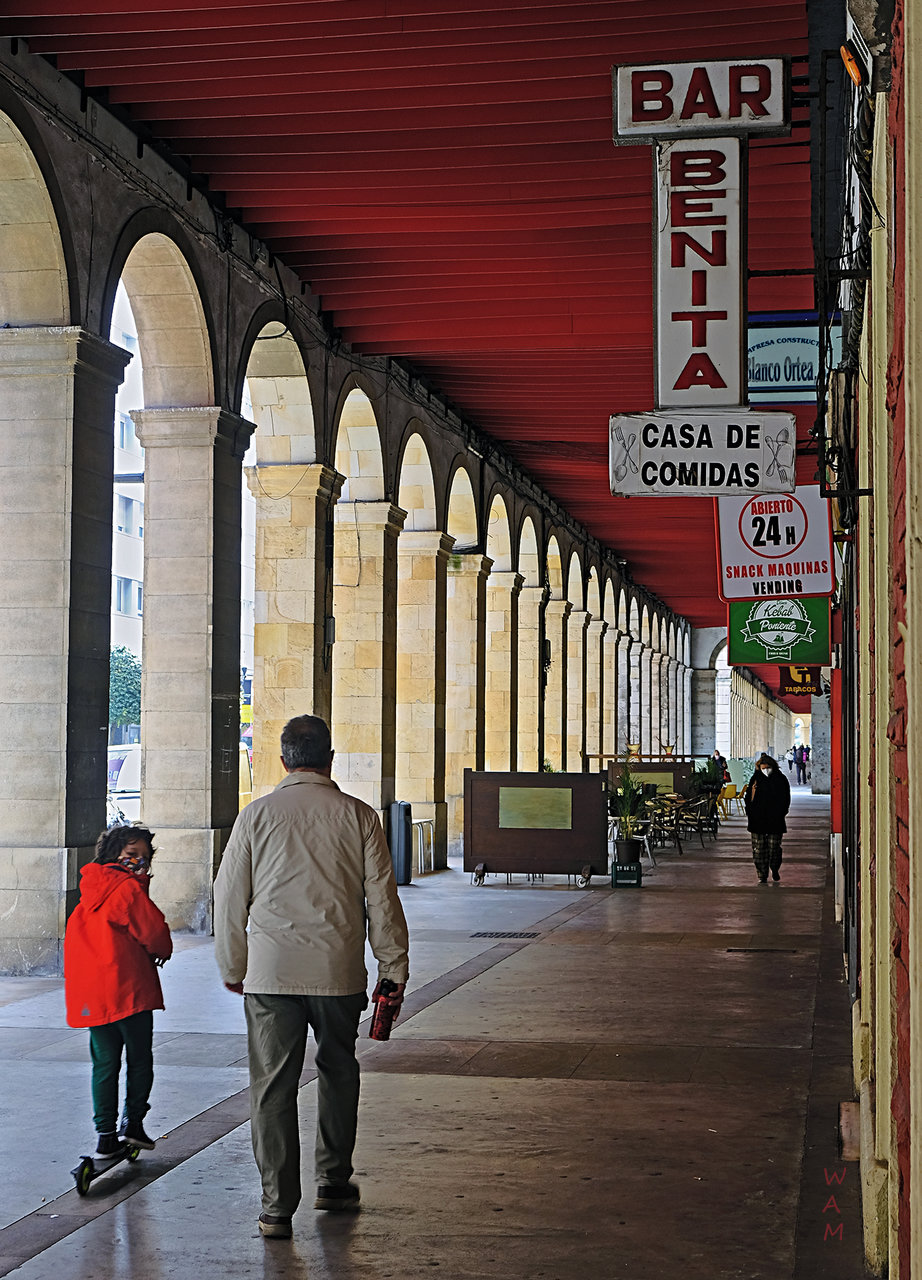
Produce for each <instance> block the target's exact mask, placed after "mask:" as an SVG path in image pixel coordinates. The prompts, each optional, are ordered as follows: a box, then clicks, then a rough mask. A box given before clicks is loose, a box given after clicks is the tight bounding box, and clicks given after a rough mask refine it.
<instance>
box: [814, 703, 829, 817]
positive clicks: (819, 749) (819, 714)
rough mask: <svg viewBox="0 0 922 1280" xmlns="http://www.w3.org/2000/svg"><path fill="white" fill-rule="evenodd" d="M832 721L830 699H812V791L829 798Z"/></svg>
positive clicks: (816, 794)
mask: <svg viewBox="0 0 922 1280" xmlns="http://www.w3.org/2000/svg"><path fill="white" fill-rule="evenodd" d="M831 756H832V721H831V718H830V711H829V699H828V698H821V697H817V696H816V695H815V694H814V695H813V697H811V699H810V763H809V766H808V767H809V769H810V790H811V791H812V792H813V794H814V795H815V796H819V795H822V796H828V795H829V792H830V789H831V786H832V762H831Z"/></svg>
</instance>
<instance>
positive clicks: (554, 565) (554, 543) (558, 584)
mask: <svg viewBox="0 0 922 1280" xmlns="http://www.w3.org/2000/svg"><path fill="white" fill-rule="evenodd" d="M544 572H545V581H546V582H547V585H548V587H549V588H550V592H551V599H552V600H563V599H564V598H565V597H564V558H563V555H562V553H561V550H560V543H559V542H558V540H557V535H556V534H555V533H552V534H551V536H550V537H549V538H548V540H547V550H546V551H545V553H544Z"/></svg>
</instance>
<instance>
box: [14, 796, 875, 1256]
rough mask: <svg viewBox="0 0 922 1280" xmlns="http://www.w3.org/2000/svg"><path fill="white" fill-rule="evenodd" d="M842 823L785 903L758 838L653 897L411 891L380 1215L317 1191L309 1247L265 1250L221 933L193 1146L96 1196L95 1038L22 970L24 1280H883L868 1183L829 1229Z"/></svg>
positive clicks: (389, 1058)
mask: <svg viewBox="0 0 922 1280" xmlns="http://www.w3.org/2000/svg"><path fill="white" fill-rule="evenodd" d="M826 813H827V805H826V804H825V802H824V801H823V800H822V799H820V798H814V797H812V796H809V795H807V794H804V793H798V794H797V795H796V798H795V807H794V814H793V817H792V820H791V823H790V827H791V832H790V835H789V836H788V838H787V840H786V844H785V849H786V854H785V863H784V868H783V879H782V882H781V884H780V885H767V886H760V885H759V884H758V883H757V881H756V877H755V873H754V869H753V865H752V861H751V859H750V857H749V852H748V844H749V842H748V837H747V835H746V832H745V824H744V820H743V819H741V818H733V819H731V821H730V822H729V823H728V824H726V825H725V826H724V828H723V829H722V830H721V833H720V836H719V839H718V840H717V841H716V842H712V841H708V842H707V843H706V844H705V846H704V847H703V848H702V847H701V846H700V845H699V846H698V847H694V846H688V847H687V848H686V852H685V856H684V857H682V858H679V857H678V856H677V854H676V852H675V851H674V850H671V849H667V850H664V851H662V852H659V853H658V855H657V857H658V863H657V866H656V867H655V868H652V869H648V868H647V867H646V866H645V868H644V871H645V874H644V885H643V887H642V888H640V889H637V888H620V889H618V890H615V891H612V890H611V888H610V887H608V886H607V884H606V882H605V881H603V880H601V879H594V880H593V882H592V884H591V885H590V887H589V888H588V889H578V888H576V887H575V886H569V885H568V884H567V881H566V879H565V878H562V877H548V878H547V879H546V880H545V882H544V883H543V884H538V885H531V884H528V883H527V882H526V881H525V880H524V877H517V878H515V879H514V880H513V883H512V884H511V885H507V884H506V880H505V877H504V876H503V877H496V878H495V879H488V880H487V883H486V884H485V885H484V886H483V887H481V888H475V887H472V886H471V885H470V883H469V877H468V876H466V875H465V874H464V873H463V872H462V871H460V870H458V869H453V870H450V871H446V872H441V873H438V874H433V875H429V876H425V877H422V878H420V879H419V880H417V881H415V882H414V883H413V884H412V885H410V886H407V887H406V888H404V889H401V896H402V899H403V901H404V904H405V906H406V910H407V915H408V918H409V920H410V925H411V936H412V979H411V985H410V993H409V995H408V999H407V1004H406V1007H405V1012H404V1016H403V1018H402V1019H401V1021H400V1022H399V1023H398V1025H397V1027H396V1028H395V1031H394V1035H393V1038H392V1039H391V1041H390V1042H389V1043H387V1044H377V1043H375V1042H372V1041H369V1040H368V1039H367V1038H363V1039H362V1040H361V1041H360V1053H361V1059H362V1069H363V1086H362V1106H361V1115H360V1129H359V1144H358V1148H357V1152H356V1167H357V1178H358V1181H359V1182H360V1183H361V1185H362V1195H363V1212H362V1213H361V1214H359V1215H357V1216H352V1215H349V1216H348V1220H345V1221H344V1220H343V1219H342V1218H339V1217H337V1216H335V1215H326V1214H318V1213H316V1212H314V1210H313V1209H312V1208H311V1207H310V1197H309V1198H307V1199H306V1201H305V1204H304V1205H303V1206H302V1208H301V1210H299V1212H298V1214H297V1216H296V1218H295V1238H294V1241H293V1242H275V1241H265V1240H263V1239H262V1238H261V1237H260V1236H259V1235H258V1233H257V1230H256V1215H257V1213H258V1204H259V1196H258V1187H257V1179H256V1174H255V1169H254V1166H253V1163H252V1156H251V1153H250V1148H249V1128H248V1124H247V1123H246V1116H247V1099H246V1092H245V1091H246V1084H247V1076H246V1063H245V1051H246V1045H245V1034H244V1026H243V1015H242V1004H241V1001H240V1000H239V999H238V998H237V997H234V996H232V995H231V994H230V993H228V992H226V991H225V990H224V989H223V988H222V986H221V984H220V982H219V980H218V976H217V973H216V971H215V968H214V963H213V957H212V947H211V943H210V941H208V940H205V939H197V938H180V939H178V943H179V946H178V951H177V954H176V956H175V958H174V959H173V960H172V961H171V962H170V964H169V965H168V966H167V967H166V968H165V969H164V972H163V977H164V987H165V994H166V1003H167V1009H166V1011H165V1012H164V1013H162V1014H158V1015H157V1017H156V1050H155V1060H156V1066H157V1079H156V1084H155V1087H154V1095H153V1098H152V1103H153V1110H152V1112H151V1115H150V1118H149V1119H150V1123H149V1125H148V1128H149V1129H150V1130H151V1131H152V1132H155V1133H157V1134H164V1135H165V1136H164V1138H163V1140H162V1141H161V1142H159V1143H158V1146H157V1149H156V1151H154V1152H152V1153H150V1154H144V1155H142V1157H141V1159H140V1160H139V1161H138V1162H137V1163H136V1164H134V1165H130V1166H129V1165H121V1166H119V1167H118V1168H117V1169H115V1170H113V1171H112V1172H111V1173H110V1174H109V1175H107V1177H106V1178H104V1179H102V1180H101V1181H99V1182H97V1183H95V1184H94V1186H93V1188H92V1189H91V1191H90V1194H89V1196H87V1197H86V1199H83V1200H81V1199H79V1198H78V1197H77V1195H76V1193H75V1192H74V1191H73V1189H72V1186H73V1183H72V1179H71V1176H70V1172H69V1171H70V1169H71V1168H72V1167H73V1166H74V1165H75V1164H76V1161H77V1157H78V1155H79V1154H80V1153H81V1152H82V1151H85V1150H87V1149H89V1144H90V1142H91V1139H92V1134H91V1128H92V1126H91V1123H90V1107H89V1096H88V1095H89V1066H88V1060H87V1047H86V1033H85V1032H83V1031H71V1030H69V1029H68V1028H67V1026H66V1024H65V1022H64V1016H63V998H62V993H61V987H60V984H59V983H57V982H55V981H53V980H49V979H35V980H29V979H10V980H3V979H0V1062H2V1068H0V1070H2V1074H3V1080H4V1088H3V1090H2V1095H0V1159H2V1160H3V1163H4V1166H5V1168H6V1169H7V1170H8V1171H12V1172H11V1173H10V1174H9V1175H8V1176H5V1177H4V1178H3V1179H0V1274H5V1273H6V1272H13V1273H14V1274H15V1275H17V1276H20V1277H22V1278H23V1280H40V1278H45V1277H47V1278H48V1280H51V1278H52V1277H53V1278H54V1280H90V1278H92V1280H109V1278H110V1277H112V1278H114V1277H117V1276H119V1277H120V1276H127V1275H129V1274H130V1275H131V1276H132V1277H133V1278H135V1280H163V1278H165V1277H174V1278H179V1280H185V1278H186V1277H189V1278H190V1280H192V1278H193V1277H194V1278H195V1280H198V1277H199V1276H201V1275H204V1274H206V1273H208V1274H217V1275H222V1276H223V1275H227V1276H249V1275H258V1276H260V1277H275V1276H278V1277H282V1276H284V1277H286V1280H291V1278H294V1280H300V1278H302V1277H303V1278H304V1280H307V1278H308V1277H310V1280H333V1278H334V1277H335V1278H336V1280H353V1277H355V1280H359V1278H362V1280H364V1278H366V1277H367V1278H369V1280H372V1278H374V1280H379V1278H380V1280H384V1278H385V1277H395V1278H396V1280H416V1278H417V1277H421V1276H432V1275H433V1274H438V1275H441V1276H442V1277H445V1280H465V1278H467V1277H482V1278H484V1280H486V1278H490V1277H502V1278H503V1280H518V1278H520V1277H521V1280H526V1277H527V1278H528V1280H531V1277H548V1278H549V1280H608V1278H609V1277H621V1276H624V1277H629V1278H630V1280H723V1278H725V1277H726V1278H729V1277H746V1278H748V1280H786V1278H787V1277H791V1278H793V1280H806V1277H808V1276H809V1277H810V1278H811V1280H821V1278H822V1277H827V1276H828V1277H830V1278H831V1277H835V1280H858V1277H862V1276H863V1275H864V1272H863V1269H862V1267H861V1263H860V1222H859V1212H858V1204H857V1194H856V1185H855V1179H856V1176H857V1169H856V1167H855V1166H849V1167H848V1168H847V1178H846V1183H845V1184H843V1186H844V1188H846V1190H847V1194H842V1195H839V1196H838V1197H837V1198H838V1202H839V1204H840V1207H841V1209H842V1213H843V1216H844V1221H845V1230H844V1232H843V1235H842V1237H841V1238H838V1237H836V1238H835V1240H834V1241H830V1240H828V1239H827V1240H824V1238H823V1237H824V1230H823V1228H824V1221H823V1219H822V1204H823V1198H822V1196H821V1182H822V1178H823V1173H822V1169H823V1167H824V1165H825V1167H827V1168H832V1167H835V1168H837V1169H841V1168H842V1167H843V1166H842V1163H841V1161H839V1160H838V1155H837V1150H836V1136H835V1118H836V1107H837V1101H838V1100H843V1099H845V1098H847V1097H850V1096H851V1093H850V1089H851V1084H850V1072H849V1063H848V1043H849V1026H848V1003H847V997H846V993H845V991H844V988H843V987H842V984H841V982H839V981H837V980H835V979H834V980H833V981H832V982H831V983H830V982H829V981H828V980H827V981H826V984H825V986H823V985H822V984H821V983H820V981H819V973H820V969H819V958H820V951H821V947H822V946H825V947H827V948H829V947H832V948H833V949H834V948H835V947H836V945H837V943H836V936H835V928H834V926H833V925H832V923H831V918H830V910H831V903H830V898H829V892H828V890H827V889H826V888H825V885H826V880H827V876H826V866H827V861H828V859H827V848H828V838H827V833H826ZM484 932H533V933H536V934H537V937H535V938H532V939H491V938H477V937H473V936H472V935H473V934H475V933H484ZM840 968H841V966H839V969H840ZM831 971H832V972H833V973H834V974H837V973H838V972H839V970H837V969H836V968H835V966H833V967H832V970H831ZM830 1009H832V1012H833V1016H832V1018H831V1019H830V1017H829V1012H830ZM818 1010H819V1011H820V1012H821V1013H822V1015H823V1017H822V1018H818V1017H817V1012H818ZM829 1026H831V1027H832V1028H833V1032H830V1031H828V1030H826V1031H823V1028H824V1027H829ZM821 1034H822V1035H825V1036H826V1038H827V1039H826V1041H824V1042H823V1043H820V1041H819V1040H818V1036H819V1035H821ZM830 1036H832V1040H833V1041H834V1043H833V1042H832V1041H830V1039H829V1037H830ZM310 1067H311V1063H310V1060H309V1061H308V1063H307V1065H306V1070H305V1076H304V1081H305V1083H304V1087H303V1089H302V1094H301V1101H302V1133H303V1134H304V1136H305V1139H306V1141H305V1143H304V1148H305V1187H306V1188H307V1189H310V1188H311V1186H312V1176H311V1170H310V1160H309V1156H310V1151H311V1148H312V1131H313V1108H314V1094H315V1085H314V1083H313V1076H312V1073H311V1069H310ZM811 1090H812V1091H813V1092H811ZM808 1125H809V1126H811V1132H813V1130H814V1129H815V1130H816V1132H818V1133H820V1134H821V1135H822V1134H825V1138H823V1139H821V1141H820V1144H819V1147H818V1148H817V1149H814V1148H815V1146H816V1144H812V1145H811V1144H805V1134H806V1133H807V1128H808ZM824 1142H825V1147H824V1146H823V1143H824ZM805 1145H806V1146H807V1147H808V1156H807V1158H806V1159H805V1156H804V1151H805ZM811 1152H812V1154H811ZM814 1183H816V1184H817V1185H816V1186H814V1185H813V1184H814Z"/></svg>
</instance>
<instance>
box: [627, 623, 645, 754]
mask: <svg viewBox="0 0 922 1280" xmlns="http://www.w3.org/2000/svg"><path fill="white" fill-rule="evenodd" d="M645 652H646V650H645V649H644V646H643V642H642V641H640V640H634V639H632V640H631V648H630V661H631V674H630V686H631V692H630V701H629V704H628V706H629V710H630V720H629V721H628V724H629V727H630V733H629V734H628V740H627V744H626V745H630V744H631V743H636V744H637V748H638V750H641V751H642V750H643V713H644V707H645V705H646V703H645V691H644V687H643V666H644V662H643V656H644V653H645Z"/></svg>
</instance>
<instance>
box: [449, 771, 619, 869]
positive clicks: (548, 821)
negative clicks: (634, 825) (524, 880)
mask: <svg viewBox="0 0 922 1280" xmlns="http://www.w3.org/2000/svg"><path fill="white" fill-rule="evenodd" d="M480 865H483V867H484V868H485V869H486V871H488V872H490V871H500V872H503V871H505V872H515V871H518V872H525V873H527V874H531V875H542V874H545V873H546V874H548V875H577V876H578V875H580V874H581V873H583V871H584V869H585V868H586V867H588V868H589V869H590V872H591V874H592V875H601V876H604V875H605V874H606V873H607V871H608V800H607V785H606V779H605V775H604V774H602V773H475V772H474V770H472V769H465V771H464V870H465V871H475V870H476V869H477V867H478V866H480Z"/></svg>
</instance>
